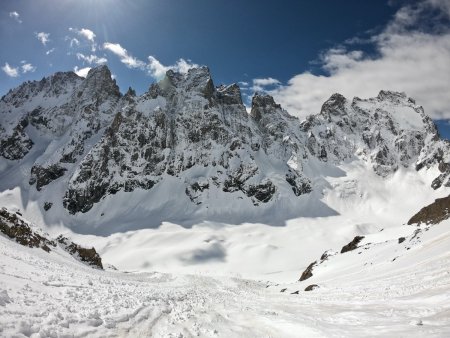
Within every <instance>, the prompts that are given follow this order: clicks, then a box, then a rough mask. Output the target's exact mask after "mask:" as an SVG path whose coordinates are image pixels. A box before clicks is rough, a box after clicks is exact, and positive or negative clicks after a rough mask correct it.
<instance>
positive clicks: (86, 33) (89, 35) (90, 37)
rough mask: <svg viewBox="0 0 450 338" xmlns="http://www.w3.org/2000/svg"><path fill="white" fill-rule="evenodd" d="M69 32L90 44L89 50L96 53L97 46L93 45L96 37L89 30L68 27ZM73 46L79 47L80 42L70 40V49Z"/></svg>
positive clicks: (74, 39)
mask: <svg viewBox="0 0 450 338" xmlns="http://www.w3.org/2000/svg"><path fill="white" fill-rule="evenodd" d="M69 31H70V32H73V33H76V34H78V35H79V36H81V37H82V38H84V39H86V40H87V41H88V42H89V43H90V44H91V50H92V51H93V52H95V51H96V49H97V44H96V43H95V37H96V35H95V33H94V32H93V31H91V30H90V29H87V28H82V29H77V28H72V27H69ZM75 45H76V46H79V45H80V41H79V40H77V39H76V38H73V39H72V40H70V47H73V46H75Z"/></svg>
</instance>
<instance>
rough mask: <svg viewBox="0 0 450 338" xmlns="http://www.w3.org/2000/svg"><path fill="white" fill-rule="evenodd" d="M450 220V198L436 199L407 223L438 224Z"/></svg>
mask: <svg viewBox="0 0 450 338" xmlns="http://www.w3.org/2000/svg"><path fill="white" fill-rule="evenodd" d="M448 218H450V196H447V197H443V198H438V199H436V200H435V201H434V202H433V203H431V204H430V205H427V206H426V207H423V208H422V209H421V210H420V211H419V212H418V213H417V214H415V215H414V216H413V217H411V219H410V220H409V221H408V224H418V225H419V224H421V223H424V224H438V223H440V222H442V221H444V220H446V219H448Z"/></svg>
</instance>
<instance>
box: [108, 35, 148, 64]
mask: <svg viewBox="0 0 450 338" xmlns="http://www.w3.org/2000/svg"><path fill="white" fill-rule="evenodd" d="M103 48H104V49H106V50H109V51H110V52H111V53H113V54H116V55H117V56H118V57H119V59H120V62H122V63H123V64H125V66H127V67H128V68H141V69H144V68H145V62H143V61H141V60H139V59H137V58H135V57H133V56H132V55H131V54H130V53H128V51H127V50H126V49H125V48H123V47H122V46H121V45H120V44H118V43H110V42H105V43H104V44H103Z"/></svg>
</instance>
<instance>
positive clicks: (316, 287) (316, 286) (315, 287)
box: [305, 284, 319, 291]
mask: <svg viewBox="0 0 450 338" xmlns="http://www.w3.org/2000/svg"><path fill="white" fill-rule="evenodd" d="M318 288H319V285H317V284H311V285H308V286H307V287H306V288H305V291H313V290H316V289H318Z"/></svg>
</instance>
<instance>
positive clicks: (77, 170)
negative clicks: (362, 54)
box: [0, 66, 450, 337]
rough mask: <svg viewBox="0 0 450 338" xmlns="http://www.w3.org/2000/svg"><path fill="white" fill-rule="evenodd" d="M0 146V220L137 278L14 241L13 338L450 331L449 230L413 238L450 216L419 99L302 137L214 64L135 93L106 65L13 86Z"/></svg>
mask: <svg viewBox="0 0 450 338" xmlns="http://www.w3.org/2000/svg"><path fill="white" fill-rule="evenodd" d="M0 131H1V133H0V204H1V206H2V207H3V206H4V207H7V208H8V210H10V211H14V213H15V214H16V215H17V213H16V212H19V214H20V215H23V218H22V216H20V218H19V217H18V216H14V217H16V218H17V219H20V220H21V222H25V223H26V224H36V225H38V226H40V227H42V228H43V230H44V232H49V233H51V234H52V235H53V237H54V238H56V236H57V235H58V234H60V233H63V234H64V236H67V237H70V238H73V239H74V240H75V241H76V242H77V243H81V244H82V245H83V246H85V247H92V246H94V247H95V248H96V249H97V251H98V252H99V253H100V255H101V257H102V261H103V262H104V263H105V265H106V266H111V265H114V266H115V267H117V268H118V269H119V271H109V270H108V271H96V270H93V269H91V268H89V267H87V266H85V265H82V264H81V263H80V262H79V261H77V260H74V259H73V257H72V256H71V255H69V253H68V252H67V250H65V249H64V248H66V247H67V245H66V244H64V242H65V241H66V240H63V243H59V244H57V247H56V250H52V251H51V252H50V253H46V252H45V251H43V250H39V249H29V248H24V247H22V246H19V244H17V243H14V242H11V241H10V240H9V239H7V238H6V237H4V236H0V256H1V258H2V259H1V260H0V274H1V276H2V278H1V279H0V335H3V336H13V335H15V334H17V335H19V334H20V333H21V334H23V335H28V336H30V335H32V334H35V335H38V334H40V335H41V336H64V335H68V334H73V335H75V336H86V335H89V336H102V337H103V336H126V335H128V336H140V335H147V336H148V335H149V334H152V335H154V336H169V337H170V336H190V335H199V336H226V337H230V336H258V337H259V336H281V337H286V336H298V335H299V333H300V334H303V335H304V336H327V337H329V336H362V335H369V336H370V335H384V336H386V335H388V336H391V335H400V336H401V335H408V336H427V337H428V336H446V335H448V334H449V330H448V327H449V324H450V323H449V321H448V313H449V311H450V309H449V306H448V304H449V303H448V300H449V297H448V295H449V293H450V289H449V287H448V285H449V282H450V276H449V274H448V271H449V270H450V257H449V253H448V247H449V245H450V243H449V238H450V237H449V231H448V227H449V226H450V224H449V221H448V220H444V221H443V222H442V223H439V224H437V225H434V226H429V224H423V225H420V227H416V226H411V225H406V223H407V222H408V220H409V219H410V218H411V216H412V215H414V214H415V213H417V212H418V211H419V210H420V209H421V208H422V207H424V206H426V205H429V204H430V203H432V202H433V201H434V200H435V199H438V198H441V199H440V200H439V201H441V202H440V203H441V204H444V206H445V203H447V202H446V201H448V199H442V198H443V197H447V196H448V195H449V194H450V147H449V142H448V141H444V140H441V139H440V138H439V135H438V133H437V131H436V128H435V126H434V124H433V122H432V121H431V120H430V118H429V117H427V116H426V115H425V113H424V110H423V109H422V107H420V106H419V105H417V104H416V103H415V102H414V100H413V99H411V98H408V97H407V96H406V95H405V94H403V93H394V92H388V91H381V92H380V94H379V95H378V96H377V97H375V98H371V99H365V100H363V99H359V98H354V99H353V100H349V99H346V98H344V97H343V96H341V95H339V94H334V95H332V96H331V97H330V99H329V100H327V101H326V102H325V103H324V105H323V107H322V110H321V112H320V113H318V114H316V115H311V116H310V117H308V118H307V119H306V120H304V121H299V120H298V119H297V118H294V117H292V116H291V115H289V114H288V113H287V112H286V111H285V110H283V109H282V107H281V106H280V105H278V104H277V103H276V102H274V100H273V98H272V97H270V96H267V95H263V94H256V95H255V96H254V97H253V99H252V106H251V109H250V112H249V113H247V110H246V108H245V106H244V105H243V103H242V99H241V95H240V90H239V87H238V86H237V85H235V84H232V85H228V86H226V85H221V86H217V87H216V86H215V85H214V84H213V81H212V79H211V75H210V73H209V70H208V69H207V68H206V67H199V68H194V69H191V70H190V71H189V72H188V73H186V74H181V73H175V72H172V71H169V72H167V74H166V77H165V78H164V79H163V80H161V81H160V82H158V83H156V84H152V85H151V86H150V88H149V90H148V91H147V92H146V93H144V94H143V95H141V96H136V95H135V93H134V91H133V90H131V89H130V90H129V91H128V92H127V93H126V94H125V95H122V94H121V93H120V92H119V89H118V87H117V85H116V83H115V81H114V80H112V79H111V73H110V71H109V70H108V68H107V67H106V66H101V67H98V68H94V69H92V70H91V71H90V72H89V74H88V75H87V77H86V78H85V79H83V78H80V77H78V76H77V75H75V74H74V73H72V72H68V73H56V74H55V75H53V76H50V77H48V78H44V79H43V80H41V81H35V82H28V83H24V84H23V85H21V86H20V87H19V88H17V89H14V90H11V91H10V92H9V93H8V94H7V95H5V96H4V97H3V98H2V99H1V100H0ZM442 201H443V202H442ZM2 210H3V209H2ZM423 210H425V211H423V214H428V210H429V209H423ZM433 210H434V209H433ZM445 210H447V209H445ZM447 214H448V211H445V212H444V213H443V214H442V215H444V216H445V217H447ZM442 215H441V216H442ZM445 217H443V218H442V217H441V218H442V219H445ZM441 218H440V219H441ZM440 219H439V220H440ZM25 220H26V221H25ZM33 229H36V228H35V227H34V226H33ZM38 233H41V232H38ZM355 236H361V237H364V238H362V239H361V241H360V242H359V243H356V242H355V243H354V244H355V246H356V247H357V249H356V250H353V251H349V252H346V253H343V254H336V255H334V254H332V253H333V252H336V251H340V249H341V248H342V247H343V246H344V245H346V244H348V243H349V242H351V241H352V240H353V239H354V237H355ZM400 238H404V239H402V240H401V243H399V242H400ZM55 244H56V242H55ZM358 246H359V247H358ZM325 250H331V251H329V252H328V256H329V257H328V258H327V259H324V260H323V261H322V260H321V259H319V258H320V257H321V256H322V254H323V252H324V251H325ZM323 257H325V256H323ZM315 260H318V263H317V264H316V265H315V266H314V268H313V270H312V274H313V275H312V277H310V278H309V279H306V280H304V281H302V282H296V281H297V280H298V279H299V277H300V275H301V272H302V271H304V270H305V269H306V268H307V267H308V266H309V265H310V263H311V262H313V261H315ZM319 263H320V264H319ZM124 271H128V273H124ZM243 278H251V279H252V280H253V281H250V280H247V279H243ZM255 280H258V282H256V281H255ZM278 283H283V284H278ZM286 283H287V284H286ZM311 284H317V285H318V286H319V287H318V288H316V289H315V290H313V291H312V292H304V291H302V290H304V289H305V288H306V287H307V286H308V285H311ZM282 289H286V290H285V291H284V292H280V291H281V290H282ZM296 291H299V294H291V293H293V292H296ZM42 309H45V310H42Z"/></svg>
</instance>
